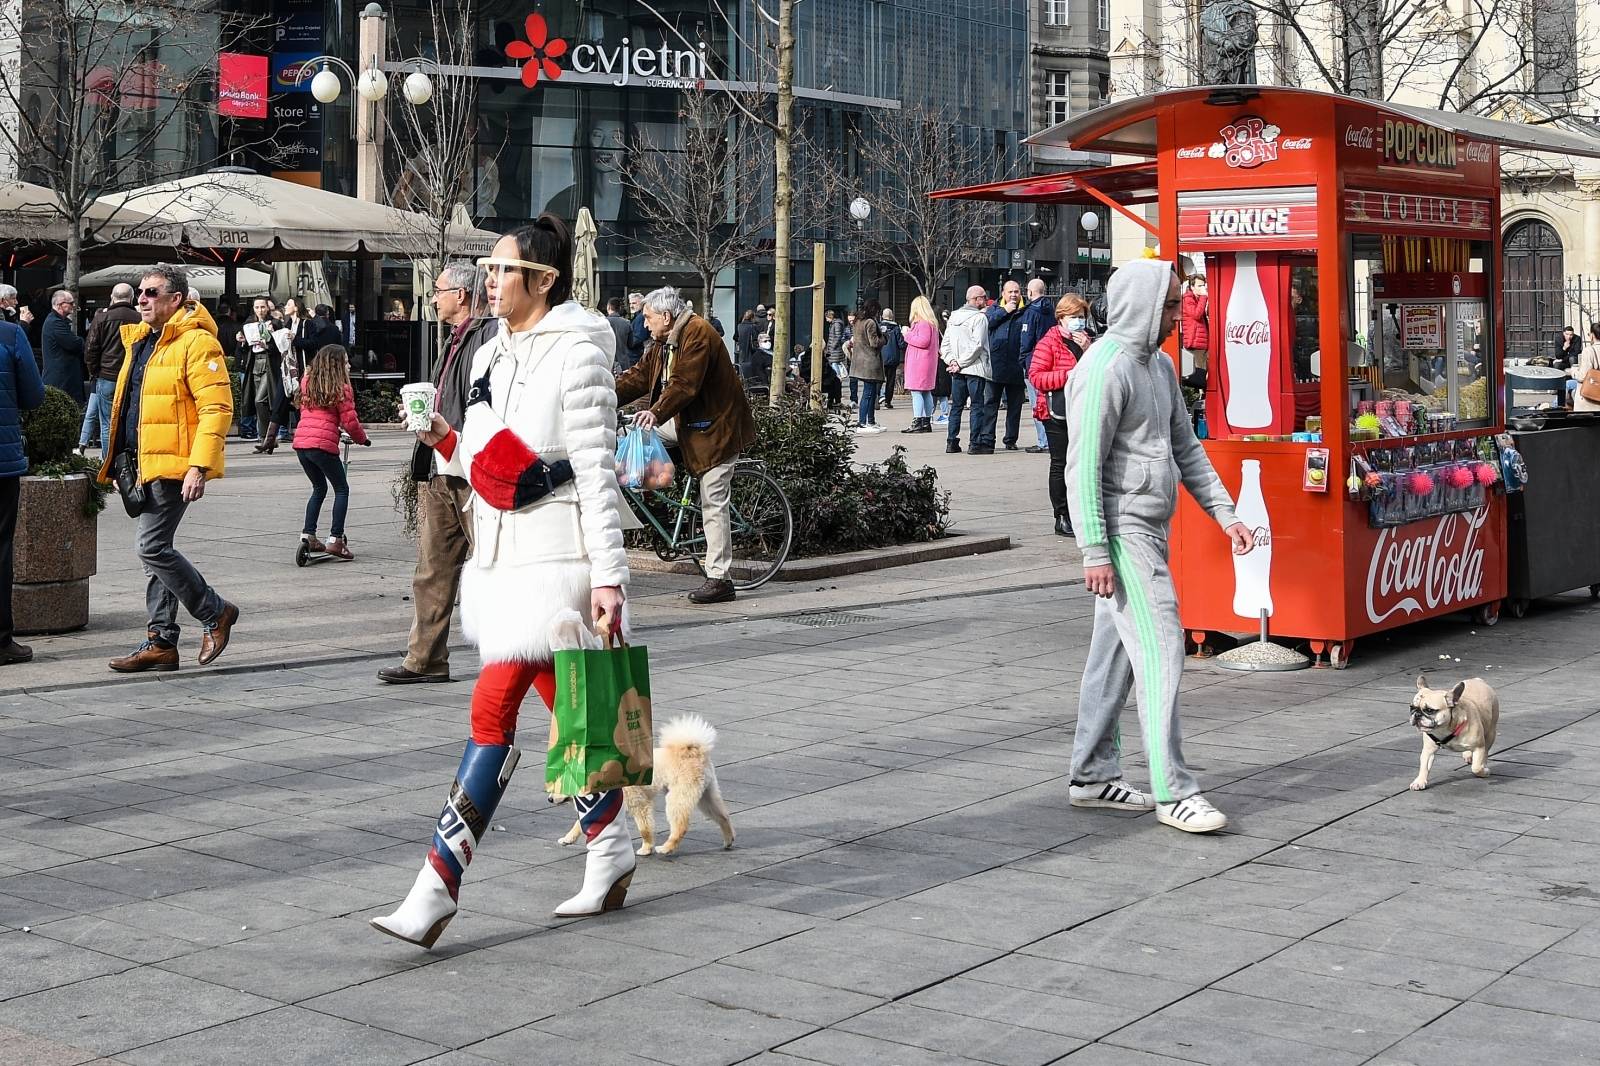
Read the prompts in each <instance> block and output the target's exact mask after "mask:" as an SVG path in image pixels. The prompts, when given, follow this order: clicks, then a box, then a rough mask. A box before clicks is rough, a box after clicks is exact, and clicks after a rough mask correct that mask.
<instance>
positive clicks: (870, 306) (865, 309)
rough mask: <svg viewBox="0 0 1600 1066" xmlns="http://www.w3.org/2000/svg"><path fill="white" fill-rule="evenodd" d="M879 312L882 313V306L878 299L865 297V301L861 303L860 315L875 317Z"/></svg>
mask: <svg viewBox="0 0 1600 1066" xmlns="http://www.w3.org/2000/svg"><path fill="white" fill-rule="evenodd" d="M881 314H883V308H882V307H880V306H879V305H878V301H877V300H874V299H873V298H872V297H870V296H869V297H867V301H866V303H864V304H862V305H861V317H862V318H877V317H878V316H879V315H881Z"/></svg>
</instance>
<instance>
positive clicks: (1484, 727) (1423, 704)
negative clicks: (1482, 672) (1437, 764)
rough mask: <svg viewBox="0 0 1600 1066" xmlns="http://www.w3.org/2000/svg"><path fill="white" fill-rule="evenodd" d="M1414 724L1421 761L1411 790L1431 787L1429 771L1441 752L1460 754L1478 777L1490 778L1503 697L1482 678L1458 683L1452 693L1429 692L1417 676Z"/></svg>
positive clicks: (1413, 711) (1435, 690) (1412, 707)
mask: <svg viewBox="0 0 1600 1066" xmlns="http://www.w3.org/2000/svg"><path fill="white" fill-rule="evenodd" d="M1411 724H1412V725H1413V726H1415V727H1416V729H1417V732H1419V733H1421V734H1422V761H1421V764H1420V765H1419V766H1418V768H1417V779H1416V780H1415V781H1413V782H1411V790H1412V791H1413V792H1420V791H1422V790H1423V789H1425V788H1427V787H1428V771H1429V770H1430V769H1431V768H1432V767H1433V757H1434V755H1435V754H1436V753H1437V752H1438V751H1439V749H1440V748H1449V749H1450V750H1451V751H1459V752H1460V753H1461V759H1462V761H1463V762H1466V763H1470V764H1471V766H1472V772H1473V773H1474V774H1476V775H1477V776H1479V777H1488V776H1489V749H1490V748H1492V747H1494V735H1495V730H1497V729H1498V728H1499V726H1500V697H1499V696H1496V695H1495V692H1494V689H1492V688H1490V687H1489V683H1488V682H1487V681H1485V680H1484V679H1483V678H1481V677H1471V678H1468V679H1467V680H1465V681H1458V682H1456V687H1455V688H1452V689H1448V690H1447V689H1441V688H1429V687H1428V679H1427V678H1426V677H1423V676H1422V675H1420V674H1419V675H1418V676H1417V694H1416V695H1415V696H1413V697H1411Z"/></svg>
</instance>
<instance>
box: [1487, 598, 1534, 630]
mask: <svg viewBox="0 0 1600 1066" xmlns="http://www.w3.org/2000/svg"><path fill="white" fill-rule="evenodd" d="M1506 614H1509V615H1510V616H1511V617H1512V618H1524V617H1526V616H1527V614H1528V601H1527V600H1507V601H1506ZM1491 624H1493V623H1491Z"/></svg>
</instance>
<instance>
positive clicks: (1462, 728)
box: [1423, 721, 1467, 748]
mask: <svg viewBox="0 0 1600 1066" xmlns="http://www.w3.org/2000/svg"><path fill="white" fill-rule="evenodd" d="M1466 729H1467V723H1466V722H1464V721H1462V722H1457V723H1456V727H1455V728H1454V729H1452V730H1450V735H1449V736H1447V737H1445V738H1444V739H1443V740H1440V739H1439V738H1438V737H1436V736H1434V735H1433V734H1432V733H1424V734H1423V736H1425V737H1427V738H1428V739H1429V740H1431V741H1433V742H1434V743H1435V744H1437V745H1439V746H1440V747H1441V748H1442V747H1444V746H1445V745H1446V744H1448V743H1450V741H1452V740H1454V739H1455V738H1456V737H1459V736H1460V735H1461V734H1462V733H1464V732H1466Z"/></svg>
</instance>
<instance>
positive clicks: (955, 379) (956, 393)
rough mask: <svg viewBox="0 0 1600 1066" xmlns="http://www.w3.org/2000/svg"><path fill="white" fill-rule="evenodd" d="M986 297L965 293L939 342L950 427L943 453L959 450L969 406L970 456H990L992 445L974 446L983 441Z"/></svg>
mask: <svg viewBox="0 0 1600 1066" xmlns="http://www.w3.org/2000/svg"><path fill="white" fill-rule="evenodd" d="M988 299H989V294H988V293H987V292H985V291H984V288H983V286H982V285H974V286H972V287H971V288H970V289H968V290H967V302H966V303H965V304H963V305H962V306H960V307H958V308H956V309H955V310H954V311H952V312H951V313H950V321H949V322H948V323H947V324H946V328H945V331H944V337H943V339H942V340H941V341H940V342H939V358H940V359H943V360H944V365H945V368H946V369H948V370H949V371H950V427H949V430H948V435H947V437H946V439H945V445H944V450H945V451H947V452H959V451H960V450H961V409H962V408H964V407H965V406H966V405H967V402H968V401H971V403H972V420H971V427H970V431H969V433H968V441H967V443H968V445H969V450H970V452H971V454H973V455H993V454H994V445H992V444H991V445H989V446H988V447H987V448H984V447H983V446H981V445H979V444H978V441H981V440H982V439H983V433H982V428H981V426H980V425H979V423H980V421H981V420H982V419H983V416H984V402H985V401H984V397H985V395H986V393H987V392H988V388H989V319H988V318H987V316H985V315H984V313H983V309H984V304H986V303H987V302H988Z"/></svg>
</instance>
